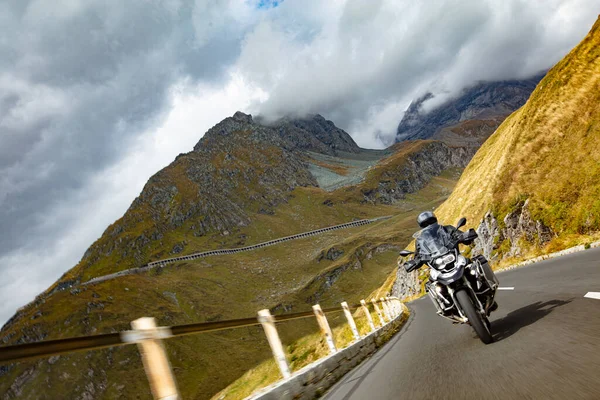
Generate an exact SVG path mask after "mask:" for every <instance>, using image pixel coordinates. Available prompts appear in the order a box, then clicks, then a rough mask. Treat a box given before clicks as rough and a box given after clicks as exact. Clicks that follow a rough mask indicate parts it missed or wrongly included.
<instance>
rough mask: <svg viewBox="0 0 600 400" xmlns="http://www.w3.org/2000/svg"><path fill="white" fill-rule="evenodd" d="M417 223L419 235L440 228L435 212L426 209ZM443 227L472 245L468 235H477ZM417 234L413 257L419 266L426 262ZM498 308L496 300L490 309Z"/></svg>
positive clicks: (468, 261)
mask: <svg viewBox="0 0 600 400" xmlns="http://www.w3.org/2000/svg"><path fill="white" fill-rule="evenodd" d="M417 223H418V224H419V226H420V227H421V231H419V232H418V233H417V235H419V234H421V233H422V232H423V231H425V230H428V229H431V230H437V229H439V227H440V225H439V224H438V219H437V217H436V216H435V214H434V213H433V212H431V211H424V212H422V213H421V214H419V216H418V217H417ZM441 228H442V229H443V230H444V232H445V233H446V234H448V236H451V235H454V236H455V237H459V238H464V239H461V241H460V243H463V244H465V245H467V246H470V245H471V244H473V240H474V239H471V240H466V237H467V236H470V237H475V236H477V235H476V234H475V233H474V232H472V233H471V234H470V235H469V233H470V232H467V233H465V232H463V231H461V230H460V229H457V228H455V227H454V226H452V225H442V226H441ZM417 235H415V237H416V241H415V255H414V258H413V260H414V261H413V262H416V264H418V265H419V267H420V266H421V265H423V264H424V262H423V261H421V260H420V257H419V256H420V253H421V250H422V249H421V246H422V245H421V241H420V240H419V238H418V236H417ZM470 262H471V260H470V259H468V258H467V263H470ZM429 281H430V282H433V279H432V278H431V275H430V276H429ZM497 308H498V303H496V302H495V301H494V303H493V305H492V306H491V308H490V311H495V310H496V309H497Z"/></svg>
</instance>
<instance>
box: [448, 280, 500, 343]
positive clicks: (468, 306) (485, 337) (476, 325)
mask: <svg viewBox="0 0 600 400" xmlns="http://www.w3.org/2000/svg"><path fill="white" fill-rule="evenodd" d="M456 301H458V304H459V305H460V308H462V310H463V312H464V313H465V315H466V317H467V318H468V319H469V323H470V324H471V326H472V327H473V330H474V331H475V333H476V334H477V336H479V339H481V341H482V342H483V343H485V344H490V343H492V342H493V341H494V338H493V337H492V334H491V333H490V330H489V328H488V326H487V324H486V323H485V321H484V320H483V316H482V315H481V314H480V313H478V312H477V309H475V306H474V305H473V301H472V300H471V297H470V296H469V293H467V291H466V290H464V289H463V290H459V291H458V292H456Z"/></svg>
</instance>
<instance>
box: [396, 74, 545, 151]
mask: <svg viewBox="0 0 600 400" xmlns="http://www.w3.org/2000/svg"><path fill="white" fill-rule="evenodd" d="M542 77H543V75H539V76H535V77H532V78H530V79H525V80H512V81H500V82H482V83H479V84H477V85H476V86H474V87H471V88H469V89H466V90H464V91H463V93H462V94H461V95H460V96H459V97H458V98H456V99H452V100H450V101H447V102H446V103H444V104H442V105H441V106H438V107H437V108H435V109H433V110H431V111H428V112H426V111H425V110H424V107H423V105H424V103H426V102H427V101H428V100H431V99H432V98H433V95H432V94H431V93H427V94H426V95H424V96H422V97H421V98H419V99H416V100H415V101H413V102H412V103H411V105H410V106H409V107H408V110H406V113H405V114H404V117H403V118H402V121H400V124H399V125H398V130H397V136H396V141H397V142H400V141H403V140H414V139H437V140H442V141H444V142H446V143H448V144H451V145H459V146H466V147H475V148H478V147H479V146H480V145H481V144H482V143H483V142H484V141H485V140H486V139H487V138H488V137H489V136H490V135H491V134H492V133H493V132H494V131H495V130H496V128H497V127H498V126H499V125H500V124H501V123H502V121H503V120H504V118H506V117H507V116H508V115H509V114H510V113H512V112H513V111H515V110H516V109H518V108H519V107H521V106H522V105H523V104H525V102H526V101H527V99H528V98H529V95H530V94H531V92H532V91H533V89H535V86H536V84H537V83H538V82H539V81H540V79H541V78H542Z"/></svg>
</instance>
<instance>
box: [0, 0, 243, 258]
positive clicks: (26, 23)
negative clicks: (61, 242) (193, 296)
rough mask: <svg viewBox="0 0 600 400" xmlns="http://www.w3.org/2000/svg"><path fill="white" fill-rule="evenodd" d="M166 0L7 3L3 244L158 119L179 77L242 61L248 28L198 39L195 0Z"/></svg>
mask: <svg viewBox="0 0 600 400" xmlns="http://www.w3.org/2000/svg"><path fill="white" fill-rule="evenodd" d="M73 4H75V3H72V2H71V5H73ZM159 4H165V3H161V2H156V1H154V2H148V1H129V2H128V3H127V7H124V6H123V3H122V2H120V1H113V2H104V1H96V2H81V3H78V4H77V5H76V6H74V7H73V9H68V6H67V5H66V4H65V7H67V9H66V10H65V9H60V7H61V5H60V4H55V3H54V2H25V1H19V2H13V3H9V6H8V8H7V6H6V5H5V6H4V8H2V10H1V12H2V15H3V22H9V21H10V25H9V26H7V27H6V28H3V31H4V34H8V35H9V36H8V38H7V40H3V41H1V42H0V52H1V53H2V54H10V55H11V56H10V57H3V58H2V60H4V61H3V62H2V61H0V93H2V98H1V99H0V100H1V101H0V113H1V114H0V115H2V120H0V138H1V140H2V143H3V145H2V149H0V184H1V185H2V191H3V193H2V195H0V224H1V225H2V226H3V229H4V233H3V234H2V236H0V253H2V252H6V251H8V250H10V249H13V248H15V247H16V246H19V245H20V244H21V243H23V242H24V238H27V237H29V236H30V235H32V234H33V233H34V231H36V230H37V229H38V227H39V224H38V223H36V221H38V220H40V219H43V218H45V217H47V215H46V213H47V210H48V209H49V208H51V207H52V206H56V204H58V203H59V202H64V201H68V199H69V198H70V197H72V196H73V195H75V194H76V193H77V192H78V191H79V190H82V189H83V188H84V187H85V185H86V180H87V179H88V178H89V177H90V176H91V175H93V174H94V173H97V172H98V171H99V170H102V169H103V168H104V167H106V166H108V165H111V164H113V163H114V162H115V161H116V160H118V159H119V158H121V157H122V156H123V154H125V153H126V152H127V148H128V144H129V143H130V141H131V140H132V139H134V138H135V137H137V136H138V135H140V134H142V133H143V132H144V131H145V130H147V129H148V128H149V127H151V126H154V125H156V124H158V123H159V122H160V120H161V115H162V113H163V112H165V111H166V110H167V107H168V103H169V96H168V91H169V89H170V87H171V86H172V85H173V83H174V82H176V81H177V80H178V79H180V78H181V77H184V76H187V77H192V78H193V79H203V80H211V81H218V80H220V79H221V78H222V77H223V72H224V71H225V67H226V66H227V65H228V64H229V63H231V62H232V61H233V60H234V59H235V57H236V53H237V52H238V51H239V49H238V48H237V47H236V45H235V43H239V37H240V32H236V31H235V30H226V31H223V32H219V31H218V29H225V28H226V27H224V26H222V27H220V28H219V27H217V31H216V32H214V33H213V34H214V35H215V37H216V40H213V41H211V42H210V43H198V42H196V41H195V39H196V38H195V36H194V35H195V33H196V29H195V27H194V22H195V23H200V24H201V23H202V21H201V20H199V19H198V18H196V20H195V21H194V20H192V15H193V14H194V9H195V7H196V5H195V4H194V3H179V2H172V3H170V4H169V3H166V5H159ZM208 7H209V8H211V7H212V8H214V7H216V4H208ZM56 8H59V10H58V11H57V10H56ZM215 12H218V10H216V11H215ZM40 166H45V170H44V171H41V170H40Z"/></svg>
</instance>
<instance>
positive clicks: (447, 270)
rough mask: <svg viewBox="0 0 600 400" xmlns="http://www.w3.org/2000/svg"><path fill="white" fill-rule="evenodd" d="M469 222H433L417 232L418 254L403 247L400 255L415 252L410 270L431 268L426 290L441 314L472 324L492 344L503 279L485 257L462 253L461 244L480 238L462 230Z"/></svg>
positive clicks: (484, 339)
mask: <svg viewBox="0 0 600 400" xmlns="http://www.w3.org/2000/svg"><path fill="white" fill-rule="evenodd" d="M466 223H467V220H466V219H465V218H461V219H460V220H459V221H458V223H457V224H456V227H444V226H441V225H438V224H437V223H436V224H434V225H430V226H428V227H426V228H424V229H422V230H421V231H419V232H417V233H415V234H414V235H413V237H414V238H415V239H416V245H417V249H418V254H415V253H414V252H412V251H408V250H402V251H401V252H400V256H402V257H403V258H404V257H408V256H409V255H414V257H413V259H411V260H409V261H407V262H405V263H404V268H405V270H406V272H412V271H415V270H418V269H419V268H421V267H422V266H424V265H427V266H428V267H429V280H428V282H427V283H426V284H425V290H426V292H427V294H428V295H429V298H430V299H431V301H432V302H433V305H434V306H435V308H436V312H437V314H438V315H440V316H442V317H444V318H446V319H449V320H451V321H453V322H454V323H463V324H464V323H466V324H470V325H471V326H472V327H473V330H474V331H475V332H476V333H477V336H479V338H480V339H481V341H482V342H483V343H485V344H489V343H492V342H493V337H492V334H491V332H490V321H489V319H488V317H489V315H490V313H491V312H492V311H495V310H496V308H498V304H497V303H496V302H495V300H494V299H495V296H496V290H497V289H498V285H499V281H498V278H497V277H496V275H495V274H494V272H493V271H492V269H491V267H490V265H489V263H488V261H487V260H486V258H485V257H483V256H476V257H473V258H472V259H471V260H469V259H467V258H466V257H465V256H463V255H462V254H461V252H460V250H459V245H460V244H471V243H472V242H473V240H475V238H477V232H475V230H473V229H469V230H468V231H466V232H461V231H460V230H459V228H460V227H462V226H464V225H465V224H466Z"/></svg>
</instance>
